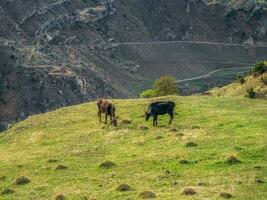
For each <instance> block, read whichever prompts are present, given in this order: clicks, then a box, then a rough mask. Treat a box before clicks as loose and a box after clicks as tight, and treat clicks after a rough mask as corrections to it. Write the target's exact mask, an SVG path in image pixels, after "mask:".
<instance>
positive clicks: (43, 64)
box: [0, 0, 267, 129]
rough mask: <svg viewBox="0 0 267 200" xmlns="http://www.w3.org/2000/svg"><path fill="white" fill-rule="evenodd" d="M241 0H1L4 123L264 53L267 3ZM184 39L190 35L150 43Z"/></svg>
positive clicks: (0, 104)
mask: <svg viewBox="0 0 267 200" xmlns="http://www.w3.org/2000/svg"><path fill="white" fill-rule="evenodd" d="M243 2H245V3H244V4H240V5H241V6H239V7H235V6H232V5H230V4H221V3H211V4H207V3H205V2H204V1H189V0H182V1H176V0H168V1H166V0H159V1H154V0H136V1H121V0H109V1H107V0H83V1H74V0H42V1H40V0H16V1H10V0H2V1H1V2H0V45H1V48H0V60H1V61H0V62H1V63H0V69H1V71H0V81H1V93H0V99H1V101H0V108H1V114H0V122H5V123H1V124H2V125H1V127H6V126H7V124H8V123H9V122H10V121H13V120H16V119H21V118H24V117H27V116H28V115H30V114H32V113H39V112H44V111H47V110H51V109H54V108H56V107H61V106H65V105H70V104H76V103H79V102H84V101H88V100H91V99H95V98H97V97H98V96H105V97H131V96H135V95H136V94H137V93H138V92H139V91H140V90H142V89H144V88H146V87H149V84H150V83H152V81H153V80H154V79H155V78H158V77H159V76H161V75H164V74H171V75H173V76H175V77H176V78H177V79H179V78H181V77H182V78H184V77H191V76H197V75H199V74H200V73H207V72H209V71H210V70H214V69H218V68H227V67H236V66H238V67H239V66H246V65H248V64H251V63H254V62H255V61H258V60H263V59H266V54H265V52H266V49H267V47H266V41H267V37H266V24H267V23H266V19H267V11H266V5H265V4H257V5H256V4H253V3H252V4H251V3H249V1H243ZM246 2H248V3H246ZM255 8H257V9H255ZM176 40H179V41H192V42H190V43H184V44H183V43H176V42H171V43H164V44H151V42H155V41H176ZM198 41H204V42H212V43H198ZM124 42H133V43H131V44H130V45H123V44H121V43H124ZM135 42H144V44H143V45H136V44H135ZM222 42H223V43H227V44H224V45H219V44H218V43H222ZM232 43H234V44H238V45H237V46H236V45H232ZM2 69H3V70H2ZM10 98H12V100H10ZM0 129H1V128H0Z"/></svg>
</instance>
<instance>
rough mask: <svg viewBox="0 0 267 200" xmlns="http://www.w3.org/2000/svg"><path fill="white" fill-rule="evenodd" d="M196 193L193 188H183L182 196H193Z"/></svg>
mask: <svg viewBox="0 0 267 200" xmlns="http://www.w3.org/2000/svg"><path fill="white" fill-rule="evenodd" d="M196 193H197V192H196V191H195V190H194V189H193V188H185V189H184V190H183V192H182V194H183V195H188V196H189V195H195V194H196Z"/></svg>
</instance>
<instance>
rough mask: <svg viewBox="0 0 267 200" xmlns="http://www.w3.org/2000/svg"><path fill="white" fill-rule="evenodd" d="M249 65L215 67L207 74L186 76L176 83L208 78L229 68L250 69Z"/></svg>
mask: <svg viewBox="0 0 267 200" xmlns="http://www.w3.org/2000/svg"><path fill="white" fill-rule="evenodd" d="M250 68H251V67H232V68H226V69H217V70H214V71H211V72H209V73H207V74H204V75H201V76H196V77H192V78H187V79H181V80H177V81H176V83H182V82H186V81H193V80H199V79H203V78H208V77H210V76H211V75H213V74H215V73H217V72H222V71H228V70H231V69H250ZM242 72H246V71H242Z"/></svg>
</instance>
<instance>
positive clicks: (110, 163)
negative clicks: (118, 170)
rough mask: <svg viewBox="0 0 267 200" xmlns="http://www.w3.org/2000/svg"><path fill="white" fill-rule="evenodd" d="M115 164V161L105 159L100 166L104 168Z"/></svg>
mask: <svg viewBox="0 0 267 200" xmlns="http://www.w3.org/2000/svg"><path fill="white" fill-rule="evenodd" d="M115 166H116V165H115V163H113V162H112V161H105V162H103V163H101V164H100V165H99V167H100V168H102V169H110V168H112V167H115Z"/></svg>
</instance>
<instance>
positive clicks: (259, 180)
mask: <svg viewBox="0 0 267 200" xmlns="http://www.w3.org/2000/svg"><path fill="white" fill-rule="evenodd" d="M255 182H256V183H258V184H262V183H264V180H262V179H259V178H256V179H255Z"/></svg>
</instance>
